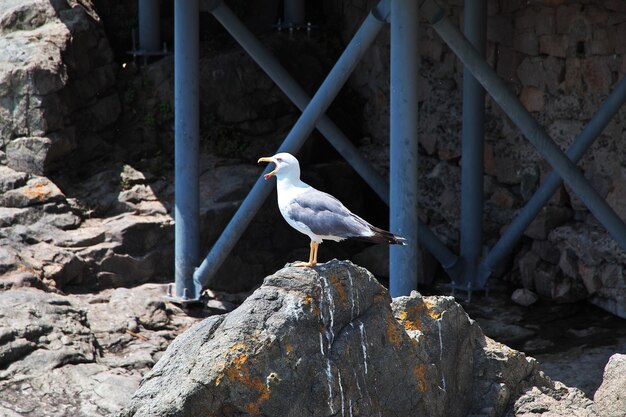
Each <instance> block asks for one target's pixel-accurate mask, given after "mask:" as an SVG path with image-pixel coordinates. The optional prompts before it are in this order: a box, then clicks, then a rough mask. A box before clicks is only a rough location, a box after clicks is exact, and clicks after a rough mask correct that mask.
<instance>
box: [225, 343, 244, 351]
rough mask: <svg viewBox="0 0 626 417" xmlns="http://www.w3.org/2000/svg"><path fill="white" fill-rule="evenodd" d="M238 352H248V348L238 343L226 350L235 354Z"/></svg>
mask: <svg viewBox="0 0 626 417" xmlns="http://www.w3.org/2000/svg"><path fill="white" fill-rule="evenodd" d="M238 350H248V346H246V344H245V343H243V342H239V343H235V344H234V345H232V346H231V347H229V348H228V351H229V352H236V351H238Z"/></svg>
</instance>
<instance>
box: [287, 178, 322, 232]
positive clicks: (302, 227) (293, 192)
mask: <svg viewBox="0 0 626 417" xmlns="http://www.w3.org/2000/svg"><path fill="white" fill-rule="evenodd" d="M312 189H313V188H312V187H311V186H310V185H308V184H306V183H304V182H302V181H299V180H298V181H297V182H295V181H292V180H291V179H289V178H283V179H279V180H278V181H277V183H276V190H277V193H278V210H280V214H281V215H282V216H283V218H284V219H285V221H286V222H287V223H288V224H289V225H290V226H291V227H293V228H294V229H296V230H297V231H299V232H300V233H303V234H305V235H307V236H309V237H310V238H311V240H314V241H316V242H321V241H322V238H321V237H320V236H317V235H316V234H315V233H313V232H312V231H311V229H310V228H309V227H308V226H307V225H306V224H304V223H302V222H298V221H295V220H294V219H292V218H290V217H289V216H288V215H287V213H288V211H289V206H290V205H291V204H292V203H293V201H294V200H295V199H296V198H297V197H298V196H299V195H300V194H303V193H306V192H307V191H310V190H312Z"/></svg>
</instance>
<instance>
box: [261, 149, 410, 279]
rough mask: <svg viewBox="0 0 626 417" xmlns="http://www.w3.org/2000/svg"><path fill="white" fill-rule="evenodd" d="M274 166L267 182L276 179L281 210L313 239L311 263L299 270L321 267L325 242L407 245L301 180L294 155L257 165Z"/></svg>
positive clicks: (281, 155)
mask: <svg viewBox="0 0 626 417" xmlns="http://www.w3.org/2000/svg"><path fill="white" fill-rule="evenodd" d="M261 162H273V163H274V164H275V165H276V168H274V170H273V171H271V172H269V173H267V174H265V176H264V178H265V179H266V180H268V179H270V178H271V177H276V189H277V191H278V209H279V210H280V214H282V216H283V218H284V219H285V220H286V221H287V223H289V225H290V226H291V227H293V228H294V229H296V230H297V231H298V232H300V233H304V234H305V235H307V236H308V237H309V238H310V239H311V251H310V253H309V261H308V262H296V263H295V264H294V266H297V267H312V266H315V265H316V264H317V249H318V247H319V245H320V244H321V243H322V241H324V240H334V241H335V242H340V241H342V240H344V239H358V240H364V241H367V242H372V243H387V244H392V245H394V244H396V245H406V239H404V238H403V237H400V236H397V235H394V234H393V233H391V232H388V231H386V230H383V229H379V228H378V227H375V226H372V225H371V224H369V223H368V222H366V221H365V220H363V219H362V218H360V217H359V216H357V215H356V214H354V213H352V212H351V211H350V210H348V209H347V208H346V206H344V205H343V204H342V203H341V201H339V200H337V199H336V198H335V197H333V196H332V195H330V194H327V193H325V192H322V191H319V190H316V189H315V188H313V187H311V186H310V185H309V184H307V183H305V182H303V181H301V180H300V164H299V163H298V160H297V159H296V158H295V157H294V156H293V155H291V154H289V153H286V152H282V153H277V154H276V155H274V156H266V157H263V158H259V160H258V162H257V163H261Z"/></svg>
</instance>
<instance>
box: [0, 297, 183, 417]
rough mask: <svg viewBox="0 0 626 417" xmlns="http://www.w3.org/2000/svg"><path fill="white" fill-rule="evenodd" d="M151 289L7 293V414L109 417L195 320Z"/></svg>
mask: <svg viewBox="0 0 626 417" xmlns="http://www.w3.org/2000/svg"><path fill="white" fill-rule="evenodd" d="M164 294H165V288H164V287H163V286H157V285H146V286H143V287H137V288H134V289H124V288H122V289H118V290H114V291H113V290H110V291H105V292H102V293H100V294H97V295H84V296H61V295H59V294H51V293H46V292H43V291H38V290H33V289H28V288H22V289H13V290H11V291H4V292H0V393H1V394H0V415H2V416H18V415H28V416H34V417H38V416H103V415H108V414H110V413H113V412H116V411H119V409H120V408H121V407H122V406H123V405H125V404H126V403H127V402H128V400H129V399H130V395H131V394H132V392H133V391H134V390H135V389H136V388H137V385H138V383H139V380H140V379H141V376H142V375H143V374H144V373H145V372H147V370H148V369H150V368H151V367H152V366H153V365H154V364H155V363H156V361H157V360H158V359H159V357H160V355H161V352H162V351H163V350H164V349H165V347H166V346H167V345H168V344H169V342H170V340H172V339H173V338H174V337H175V336H176V334H178V333H179V332H180V331H181V330H182V329H184V328H186V327H187V326H189V325H190V324H191V323H192V322H194V321H195V319H193V318H190V317H189V316H187V315H186V314H184V313H183V312H182V311H181V310H179V309H177V308H175V307H173V306H167V305H166V304H165V303H164V302H163V299H162V296H163V295H164Z"/></svg>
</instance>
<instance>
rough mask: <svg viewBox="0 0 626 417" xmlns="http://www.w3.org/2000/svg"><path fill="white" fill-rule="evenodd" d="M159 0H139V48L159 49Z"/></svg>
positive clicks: (145, 49)
mask: <svg viewBox="0 0 626 417" xmlns="http://www.w3.org/2000/svg"><path fill="white" fill-rule="evenodd" d="M160 3H161V2H160V0H139V49H140V50H141V51H144V52H155V51H160V50H161V45H160V43H161V25H160V10H159V8H160Z"/></svg>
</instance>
